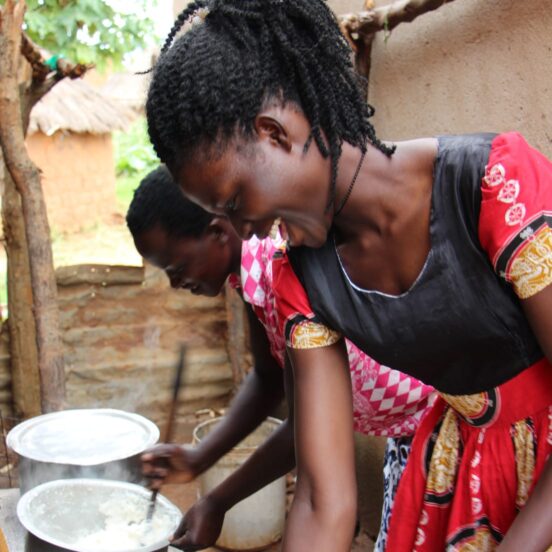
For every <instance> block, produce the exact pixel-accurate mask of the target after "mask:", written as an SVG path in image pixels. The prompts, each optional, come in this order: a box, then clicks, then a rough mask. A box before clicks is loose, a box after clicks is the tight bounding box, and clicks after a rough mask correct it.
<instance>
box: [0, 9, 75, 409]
mask: <svg viewBox="0 0 552 552" xmlns="http://www.w3.org/2000/svg"><path fill="white" fill-rule="evenodd" d="M24 13H25V2H24V0H15V1H14V0H6V2H5V4H4V6H3V8H2V10H1V11H0V113H1V116H0V145H1V147H2V152H3V154H4V161H5V163H6V166H7V168H8V171H9V173H10V175H11V178H12V179H13V181H14V183H15V186H16V187H17V191H18V192H19V194H20V195H21V202H22V208H23V216H24V221H25V234H26V237H27V242H28V245H29V261H30V268H31V281H32V290H33V311H34V316H35V320H36V329H37V346H38V355H39V358H38V365H39V371H40V380H41V385H42V407H43V410H44V411H45V412H50V411H52V410H59V409H60V408H62V406H63V400H64V397H65V373H64V368H63V354H62V348H61V340H60V337H59V328H60V324H59V312H58V305H57V289H56V281H55V275H54V263H53V258H52V248H51V243H50V227H49V225H48V217H47V214H46V205H45V203H44V198H43V195H42V187H41V180H40V172H39V170H38V168H37V167H36V166H35V165H34V164H33V162H32V161H31V159H30V157H29V155H28V153H27V149H26V147H25V139H24V131H23V125H22V121H21V113H22V111H21V100H20V96H19V86H18V78H17V75H18V71H17V69H18V65H19V59H20V58H19V56H20V51H21V34H22V32H21V27H22V24H23V16H24Z"/></svg>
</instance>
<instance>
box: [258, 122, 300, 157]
mask: <svg viewBox="0 0 552 552" xmlns="http://www.w3.org/2000/svg"><path fill="white" fill-rule="evenodd" d="M255 130H256V132H257V135H258V136H259V138H260V139H261V140H263V139H264V140H269V141H270V142H271V143H272V144H273V145H275V146H278V147H280V148H283V149H284V150H285V151H286V152H290V151H291V146H292V144H291V139H290V136H289V134H288V131H287V129H286V127H285V125H284V124H283V122H282V121H280V120H278V119H277V118H276V117H273V116H272V115H268V114H266V113H259V114H258V115H257V117H255Z"/></svg>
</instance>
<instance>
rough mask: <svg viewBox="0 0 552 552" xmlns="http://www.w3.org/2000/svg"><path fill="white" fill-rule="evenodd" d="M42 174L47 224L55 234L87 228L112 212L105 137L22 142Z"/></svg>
mask: <svg viewBox="0 0 552 552" xmlns="http://www.w3.org/2000/svg"><path fill="white" fill-rule="evenodd" d="M27 148H28V150H29V155H30V156H31V159H32V160H33V161H34V162H35V163H36V165H37V166H38V167H40V170H41V171H42V189H43V191H44V198H45V201H46V207H47V210H48V220H49V223H50V226H51V228H52V229H53V230H54V232H67V231H73V230H79V229H81V228H87V227H92V226H94V225H95V224H97V223H98V222H100V221H104V220H108V219H109V218H110V217H111V216H112V215H113V213H114V212H116V211H117V200H116V196H115V162H114V160H113V145H112V142H111V135H110V134H99V135H96V134H75V133H72V132H56V133H55V134H54V135H53V136H46V135H45V134H42V133H41V132H37V133H36V134H32V135H31V136H29V137H28V138H27Z"/></svg>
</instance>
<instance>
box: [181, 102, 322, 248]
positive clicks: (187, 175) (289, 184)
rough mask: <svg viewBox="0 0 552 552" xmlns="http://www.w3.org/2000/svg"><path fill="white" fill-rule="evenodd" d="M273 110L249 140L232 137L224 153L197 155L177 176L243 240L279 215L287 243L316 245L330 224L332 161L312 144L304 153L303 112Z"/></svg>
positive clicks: (265, 232) (266, 230) (262, 230)
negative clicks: (328, 207) (329, 196)
mask: <svg viewBox="0 0 552 552" xmlns="http://www.w3.org/2000/svg"><path fill="white" fill-rule="evenodd" d="M277 111H278V113H276V114H275V115H276V117H274V116H272V115H270V116H263V118H261V119H259V117H258V118H257V120H258V124H257V134H256V136H255V137H254V138H253V139H251V140H249V141H248V142H245V141H244V140H243V139H241V140H240V139H235V140H233V141H232V142H231V143H230V144H229V145H228V146H227V147H226V148H225V150H224V152H223V153H222V155H220V154H217V155H212V156H209V155H204V154H202V153H200V154H198V155H195V156H194V157H193V158H192V159H191V160H190V161H189V162H187V163H186V164H184V166H182V167H181V169H180V171H178V172H177V173H176V174H175V178H176V181H177V182H178V183H179V184H180V185H181V187H182V188H183V190H184V193H185V194H186V195H187V196H188V197H190V198H191V199H192V200H193V201H195V202H196V203H198V204H199V205H201V206H202V207H203V208H205V209H207V210H208V211H211V212H213V213H217V214H224V215H226V216H228V217H229V219H230V220H231V222H232V224H233V226H234V227H235V228H236V230H237V232H238V233H239V234H240V236H241V237H242V238H243V239H249V238H250V237H251V236H252V235H253V234H255V235H257V237H259V238H264V237H266V236H267V235H268V234H269V232H270V229H271V228H272V225H273V224H274V222H275V221H276V219H280V221H281V230H282V233H283V235H284V236H285V237H287V238H288V240H289V243H290V245H291V246H299V245H306V246H309V247H320V246H321V245H323V244H324V242H325V241H326V235H327V232H328V229H329V227H330V224H331V214H328V213H325V207H326V204H327V201H328V189H329V181H330V162H329V160H327V159H324V158H323V157H322V156H321V154H320V152H319V151H318V148H317V147H316V145H314V144H312V145H311V147H310V148H309V149H308V151H307V152H306V153H304V151H303V148H304V144H305V142H306V140H307V137H308V132H309V127H308V123H307V122H306V120H305V118H304V117H303V115H302V114H300V113H298V112H297V111H296V110H293V109H291V108H289V107H285V108H278V109H277ZM284 112H285V113H284Z"/></svg>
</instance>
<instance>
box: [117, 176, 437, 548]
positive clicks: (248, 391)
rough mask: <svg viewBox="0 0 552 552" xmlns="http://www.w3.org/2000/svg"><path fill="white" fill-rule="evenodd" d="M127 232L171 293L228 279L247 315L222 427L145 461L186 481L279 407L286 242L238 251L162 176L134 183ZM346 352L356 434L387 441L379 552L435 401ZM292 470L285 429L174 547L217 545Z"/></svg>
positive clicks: (233, 237)
mask: <svg viewBox="0 0 552 552" xmlns="http://www.w3.org/2000/svg"><path fill="white" fill-rule="evenodd" d="M127 224H128V227H129V229H130V231H131V233H132V236H133V238H134V242H135V244H136V247H137V249H138V251H139V252H140V253H141V255H142V256H143V257H145V258H146V259H147V260H148V261H150V262H152V263H153V264H155V265H156V266H158V267H160V268H162V269H163V270H164V271H165V272H166V274H167V276H168V277H169V279H170V282H171V285H172V286H173V287H174V288H177V289H180V288H184V289H189V290H190V291H191V292H192V293H199V294H203V295H216V294H218V293H219V291H220V290H221V288H222V286H223V284H224V282H225V280H226V279H227V278H229V281H230V283H231V285H232V286H233V287H235V288H236V289H237V290H238V291H239V292H240V293H241V295H242V297H243V299H244V301H245V303H246V306H247V311H248V313H249V314H250V317H249V320H250V325H251V346H252V352H253V356H254V370H253V371H252V372H251V374H249V375H248V377H247V379H246V381H245V382H244V384H243V385H242V387H241V388H240V391H239V392H238V395H237V396H236V398H235V399H234V401H233V402H232V405H231V407H230V409H229V411H228V413H227V415H226V417H225V419H224V422H222V423H221V424H220V425H219V426H217V428H216V429H215V430H214V431H213V432H211V433H210V434H209V435H208V436H207V438H206V439H205V440H203V441H202V442H201V444H200V445H199V446H198V447H197V448H189V447H182V446H176V445H160V446H157V447H155V448H154V449H153V450H151V451H149V452H148V453H147V454H146V456H145V463H144V469H145V473H146V475H149V476H150V477H156V478H159V477H161V478H163V477H165V476H168V477H171V478H172V479H173V480H174V479H176V480H179V481H190V480H192V479H194V478H195V477H197V476H198V475H199V474H200V473H202V472H203V471H205V470H206V469H208V468H209V467H210V466H212V465H213V464H214V463H215V462H216V461H217V460H218V459H219V458H220V457H221V456H222V455H223V454H225V453H226V452H228V451H229V450H230V449H231V448H232V447H233V446H234V445H236V444H237V443H238V442H239V441H240V440H241V439H243V438H244V437H245V436H246V435H247V434H248V433H249V432H250V431H252V430H253V429H254V428H255V427H256V426H257V425H258V424H259V423H260V422H261V421H262V420H263V419H264V418H265V417H266V416H267V415H268V414H269V413H270V411H271V410H272V409H273V408H274V407H275V406H276V405H277V403H278V401H279V400H280V399H281V398H282V377H283V370H282V368H283V367H284V357H285V339H284V336H283V334H282V333H281V331H280V327H279V324H278V321H277V318H276V311H275V305H274V294H273V292H272V257H273V255H274V253H275V252H276V251H277V250H278V249H282V248H283V241H282V239H281V238H279V237H277V238H275V239H271V238H269V237H267V238H265V239H263V240H259V239H257V238H252V239H251V240H249V241H244V242H242V240H241V238H240V237H239V236H238V235H237V233H236V232H235V230H234V229H233V228H232V225H231V224H230V222H229V221H228V220H227V219H226V218H225V217H215V216H214V215H211V214H209V213H207V212H205V211H204V210H203V209H202V208H201V207H199V206H197V205H196V204H194V203H192V202H191V201H190V200H188V199H186V198H185V197H184V196H183V195H182V192H181V190H180V189H179V188H178V187H177V186H176V184H174V182H173V180H172V178H171V176H170V173H169V172H168V170H167V169H166V168H165V167H160V168H158V169H156V170H155V171H153V172H152V173H150V174H149V175H148V176H147V177H146V178H145V179H144V180H143V181H142V182H141V183H140V186H139V187H138V189H137V190H136V192H135V194H134V198H133V200H132V202H131V204H130V207H129V210H128V214H127ZM347 348H348V356H349V361H350V369H351V380H352V385H353V403H354V417H353V424H354V429H355V430H356V431H359V432H362V433H365V434H368V435H381V436H389V437H390V438H389V439H388V445H387V450H386V461H385V466H384V486H385V496H384V499H385V500H384V511H383V517H382V530H381V531H380V535H379V539H378V545H377V548H376V549H377V550H383V549H384V546H385V537H386V532H387V520H388V518H389V512H390V510H391V504H392V500H393V496H394V493H395V491H396V488H397V485H398V481H399V479H400V475H401V473H402V470H403V468H404V466H405V464H406V459H407V457H408V451H409V447H410V442H411V440H412V435H413V434H414V431H415V430H416V428H417V426H418V424H419V422H420V420H421V418H422V416H423V414H424V413H425V412H426V410H427V409H428V406H429V405H430V404H431V402H432V401H433V399H434V394H433V393H432V389H431V388H430V387H428V386H425V385H423V384H421V383H420V382H418V381H417V380H415V379H413V378H410V377H407V376H405V375H404V374H401V373H400V372H397V371H395V370H391V369H389V368H387V367H385V366H380V365H379V364H377V363H376V362H375V361H373V360H372V359H370V358H369V357H367V356H366V355H365V354H364V353H362V352H361V351H359V350H358V349H357V348H356V347H355V346H354V345H352V344H351V343H347ZM289 392H290V393H291V390H290V391H289ZM294 464H295V458H294V447H293V427H292V423H291V421H289V420H286V421H285V422H284V424H283V426H282V427H281V428H280V429H279V430H278V432H277V434H275V435H274V436H272V437H271V438H270V439H269V441H267V443H265V445H263V447H261V449H260V450H259V451H258V453H257V454H256V455H255V456H254V457H253V458H252V459H251V460H250V461H249V462H247V464H245V465H244V467H243V468H242V469H241V470H239V471H238V472H237V473H236V474H235V475H233V476H232V477H231V478H229V480H228V481H226V482H224V483H223V484H222V485H221V486H220V487H219V488H218V489H215V490H213V491H212V492H211V493H210V494H209V495H208V496H206V497H204V498H203V499H202V500H200V501H199V502H198V503H197V504H196V505H195V506H194V507H193V508H192V509H191V510H189V511H188V512H187V514H186V516H185V518H184V520H183V524H182V526H181V530H183V531H184V530H185V534H184V536H183V537H182V538H181V539H178V540H177V543H179V545H180V546H183V547H186V546H194V547H195V548H194V549H198V547H199V548H202V547H206V546H210V545H212V544H214V542H215V541H216V539H217V538H218V536H219V533H220V529H221V526H222V521H223V519H224V515H225V512H226V511H227V510H228V509H229V508H230V507H232V506H233V505H234V504H236V503H237V502H238V501H240V500H242V499H243V498H245V497H246V496H248V495H249V494H252V493H253V492H254V491H256V490H258V489H259V488H261V487H262V486H263V485H266V484H267V483H269V482H270V481H272V480H273V479H275V478H276V477H278V476H280V475H282V474H284V473H287V472H288V471H290V470H291V469H292V468H293V466H294ZM184 549H185V548H184Z"/></svg>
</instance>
